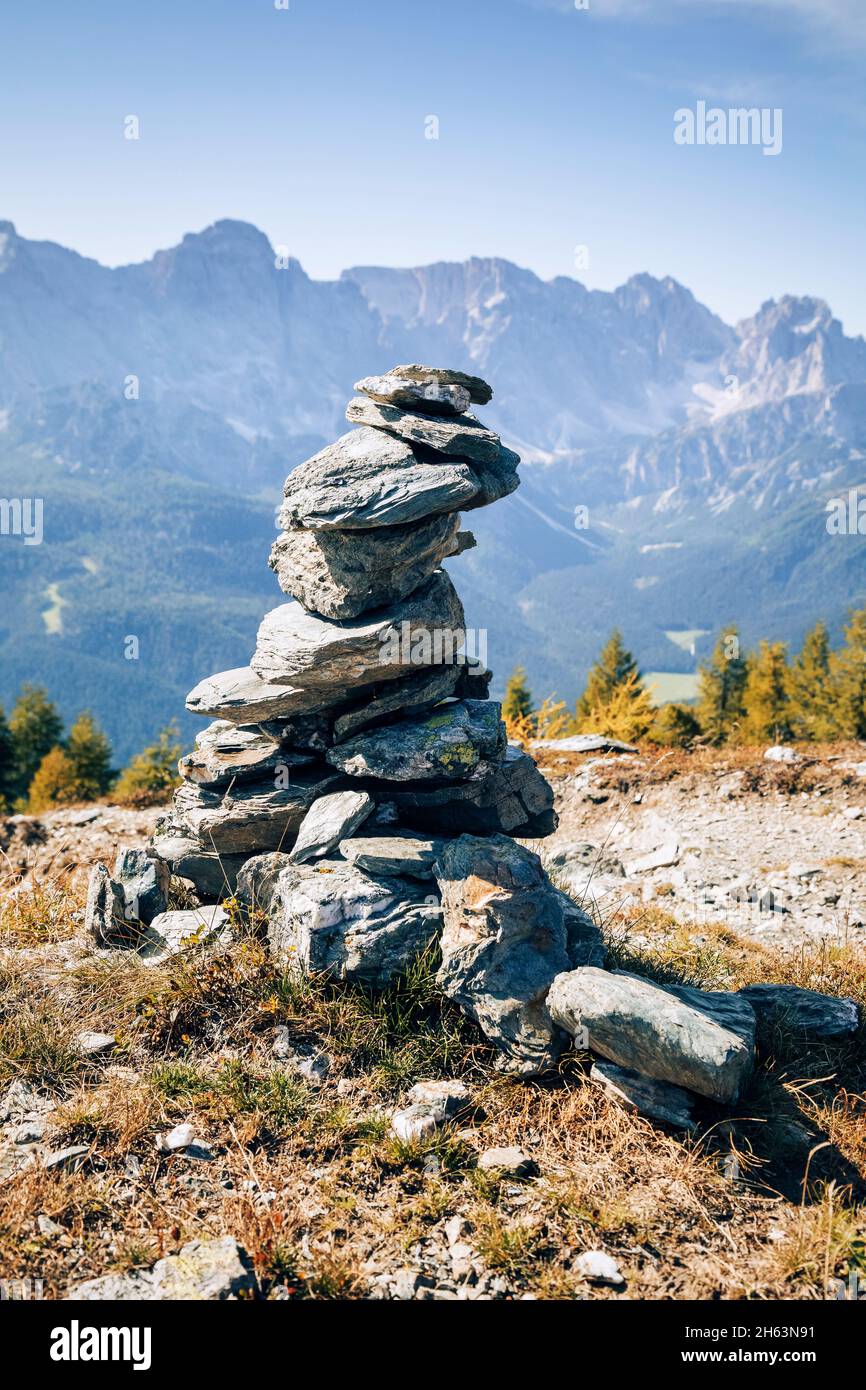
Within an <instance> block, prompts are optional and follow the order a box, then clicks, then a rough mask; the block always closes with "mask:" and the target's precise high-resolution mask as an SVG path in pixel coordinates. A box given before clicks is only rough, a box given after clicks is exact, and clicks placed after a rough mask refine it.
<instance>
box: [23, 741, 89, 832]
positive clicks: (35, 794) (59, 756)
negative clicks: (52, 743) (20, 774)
mask: <svg viewBox="0 0 866 1390" xmlns="http://www.w3.org/2000/svg"><path fill="white" fill-rule="evenodd" d="M80 800H81V797H80V796H79V794H78V783H77V781H76V778H75V764H74V763H73V761H72V759H71V758H70V756H69V754H68V753H66V752H65V751H64V750H63V749H62V748H60V747H59V746H57V747H55V748H52V749H51V750H50V751H49V752H48V753H46V754H45V757H44V758H43V759H42V761H41V763H40V764H39V766H38V768H37V769H36V772H35V773H34V776H33V780H32V781H31V783H30V791H29V794H28V797H27V811H28V814H29V815H31V816H38V815H41V814H42V812H43V811H52V810H54V808H55V807H57V806H68V805H70V804H71V803H72V802H74V801H80Z"/></svg>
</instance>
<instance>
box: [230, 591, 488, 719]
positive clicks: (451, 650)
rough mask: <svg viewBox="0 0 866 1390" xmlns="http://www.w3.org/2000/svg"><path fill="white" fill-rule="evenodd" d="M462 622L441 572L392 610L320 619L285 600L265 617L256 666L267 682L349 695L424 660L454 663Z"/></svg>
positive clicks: (403, 672)
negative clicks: (349, 617)
mask: <svg viewBox="0 0 866 1390" xmlns="http://www.w3.org/2000/svg"><path fill="white" fill-rule="evenodd" d="M463 624H464V618H463V606H462V604H461V603H460V600H459V598H458V597H457V592H456V590H455V588H454V585H453V584H452V583H451V580H450V579H449V578H448V575H447V574H445V572H444V570H437V571H436V573H435V574H433V575H432V576H431V577H430V579H428V580H427V581H426V582H425V583H424V584H422V585H421V587H420V588H419V589H416V590H415V592H414V593H413V594H410V596H409V597H408V598H405V599H403V600H402V601H401V602H400V603H398V604H395V605H394V606H393V607H392V608H390V609H388V610H381V609H379V610H377V611H376V612H375V613H368V614H367V615H366V616H365V617H362V618H356V619H353V620H352V621H346V622H338V621H336V620H335V619H332V618H320V617H317V616H316V615H315V614H312V613H307V612H306V611H305V610H304V609H303V608H302V607H301V605H300V604H299V603H284V604H281V605H280V607H279V608H274V609H272V610H271V612H270V613H267V614H266V615H265V617H264V619H263V620H262V623H261V626H260V627H259V631H258V637H257V639H256V650H255V655H254V656H253V659H252V666H253V669H254V670H255V671H256V672H258V674H259V675H260V676H261V677H262V679H263V680H267V681H274V682H276V683H277V684H282V685H292V684H294V685H296V686H302V687H303V689H304V691H305V692H312V691H323V692H327V695H329V696H330V699H331V701H334V700H335V697H336V696H339V697H340V699H342V700H347V699H348V698H349V696H350V694H351V692H352V690H353V689H354V688H356V687H359V686H364V685H371V684H373V683H378V682H382V681H389V680H397V679H398V678H399V677H401V676H407V675H411V674H412V673H413V671H417V670H418V669H419V668H420V667H423V666H443V665H451V664H456V663H455V655H456V653H457V652H458V651H459V650H460V648H461V647H462V645H463V641H464V626H463ZM327 695H326V698H325V699H324V700H323V701H322V703H327Z"/></svg>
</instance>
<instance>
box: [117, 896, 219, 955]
mask: <svg viewBox="0 0 866 1390" xmlns="http://www.w3.org/2000/svg"><path fill="white" fill-rule="evenodd" d="M230 940H231V930H230V925H229V916H228V913H227V912H226V911H225V909H224V908H222V907H218V906H214V907H197V908H194V909H191V910H186V911H182V912H181V911H176V912H162V913H160V915H159V917H155V918H154V919H153V921H152V922H151V924H150V926H149V927H147V929H146V930H145V932H144V935H143V937H142V940H141V945H140V947H139V952H138V954H139V956H140V958H141V961H142V963H143V964H144V965H148V966H152V965H162V964H163V963H164V962H165V961H167V960H170V959H171V957H172V956H176V955H178V954H179V953H180V952H182V951H184V952H185V951H197V950H205V949H207V948H208V947H212V946H218V945H223V944H227V943H228V942H229V941H230Z"/></svg>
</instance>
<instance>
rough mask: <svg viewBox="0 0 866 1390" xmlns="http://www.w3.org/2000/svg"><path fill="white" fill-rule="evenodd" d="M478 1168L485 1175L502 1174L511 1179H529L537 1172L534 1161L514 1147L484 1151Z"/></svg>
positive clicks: (508, 1146)
mask: <svg viewBox="0 0 866 1390" xmlns="http://www.w3.org/2000/svg"><path fill="white" fill-rule="evenodd" d="M478 1167H479V1168H480V1169H481V1170H482V1172H485V1173H502V1174H503V1176H507V1177H512V1178H529V1177H532V1175H533V1173H537V1172H538V1166H537V1164H536V1163H535V1160H534V1159H532V1158H530V1156H529V1154H525V1153H524V1152H523V1150H522V1149H518V1148H517V1147H516V1146H514V1145H507V1146H505V1147H504V1148H498V1149H485V1150H484V1153H483V1154H481V1155H480V1157H479V1159H478Z"/></svg>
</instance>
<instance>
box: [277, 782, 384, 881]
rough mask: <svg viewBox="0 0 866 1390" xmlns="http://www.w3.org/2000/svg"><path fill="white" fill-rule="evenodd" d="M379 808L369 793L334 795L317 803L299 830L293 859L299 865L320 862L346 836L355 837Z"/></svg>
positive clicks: (305, 817)
mask: <svg viewBox="0 0 866 1390" xmlns="http://www.w3.org/2000/svg"><path fill="white" fill-rule="evenodd" d="M374 809H375V802H374V801H373V798H372V797H371V796H368V795H367V793H366V792H331V793H330V795H329V796H320V797H319V799H318V801H314V802H313V804H312V806H311V807H310V809H309V811H308V812H307V814H306V815H305V816H304V819H303V820H302V821H301V825H300V829H299V830H298V838H297V840H296V841H295V847H294V849H293V850H292V852H291V854H290V855H289V858H290V859H291V860H292V861H293V862H294V863H296V864H303V863H305V862H306V860H308V859H319V858H321V856H322V855H323V854H327V852H328V850H329V849H333V848H334V845H336V844H338V843H339V841H340V840H342V839H343V838H344V837H345V836H347V835H351V834H352V833H353V831H355V830H357V828H358V826H359V825H360V824H361V823H362V821H365V820H366V819H367V817H368V816H369V814H370V812H371V811H373V810H374Z"/></svg>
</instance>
